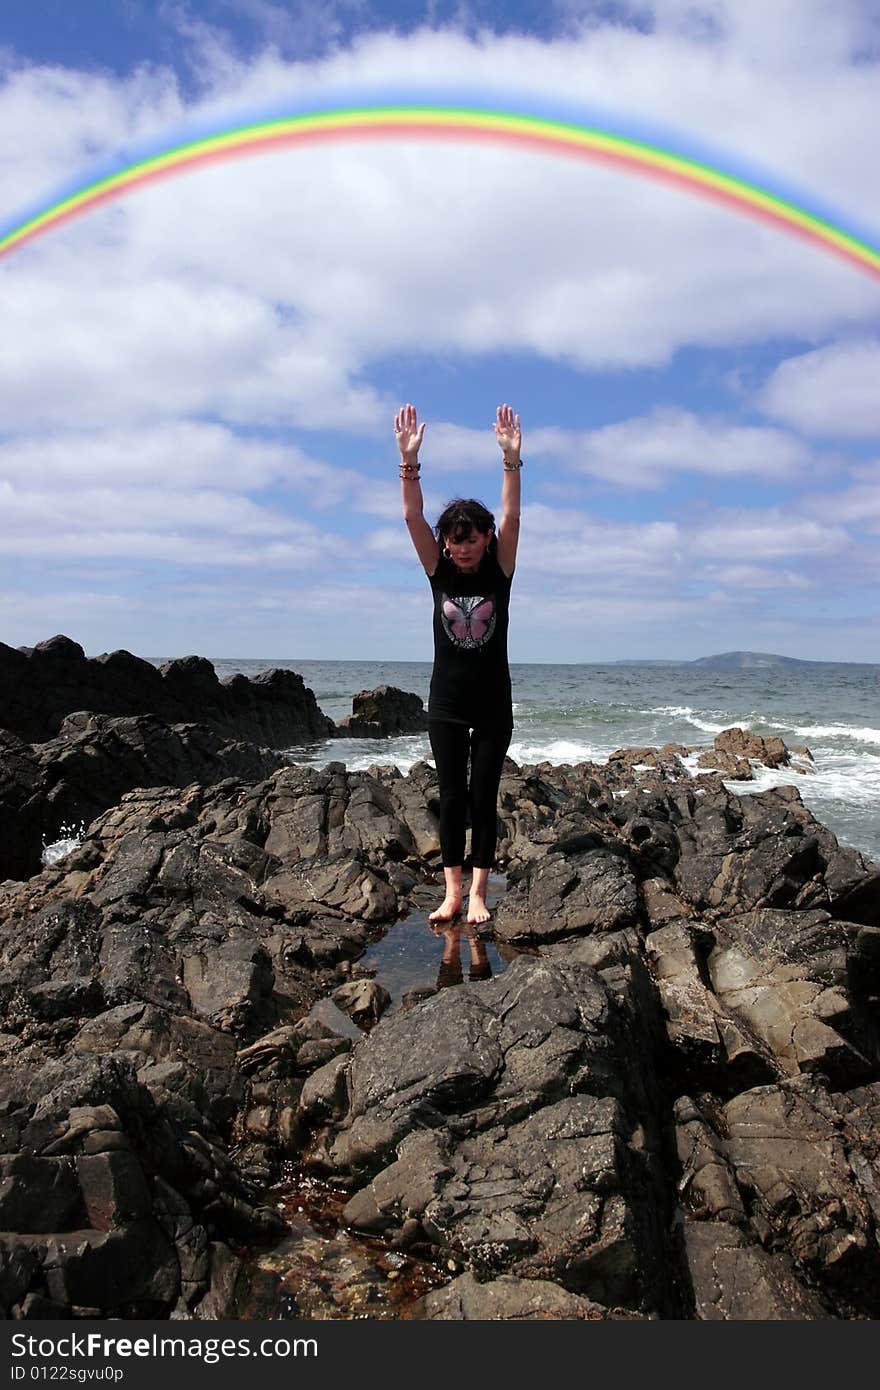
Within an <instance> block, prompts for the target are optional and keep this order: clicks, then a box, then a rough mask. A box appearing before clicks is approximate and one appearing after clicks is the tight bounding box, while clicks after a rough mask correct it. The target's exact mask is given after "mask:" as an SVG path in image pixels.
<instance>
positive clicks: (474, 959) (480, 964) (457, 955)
mask: <svg viewBox="0 0 880 1390" xmlns="http://www.w3.org/2000/svg"><path fill="white" fill-rule="evenodd" d="M430 926H431V930H432V931H433V932H434V934H435V936H439V937H441V938H442V940H443V955H442V957H441V960H440V969H439V970H438V971H437V988H438V989H446V988H447V987H448V986H449V985H460V984H461V982H462V980H463V979H464V969H463V967H462V963H461V938H462V936H464V937H465V938H466V940H467V943H468V946H469V948H470V969H469V971H468V979H469V980H489V979H491V977H492V965H491V962H490V960H489V957H488V954H487V952H486V945H485V942H483V941H481V940H480V938H479V936H478V935H477V933H476V931H475V929H474V928H473V927H472V926H470V925H469V924H468V923H463V922H462V921H461V919H458V920H456V921H454V922H448V923H440V922H437V923H433V922H432V923H431V924H430Z"/></svg>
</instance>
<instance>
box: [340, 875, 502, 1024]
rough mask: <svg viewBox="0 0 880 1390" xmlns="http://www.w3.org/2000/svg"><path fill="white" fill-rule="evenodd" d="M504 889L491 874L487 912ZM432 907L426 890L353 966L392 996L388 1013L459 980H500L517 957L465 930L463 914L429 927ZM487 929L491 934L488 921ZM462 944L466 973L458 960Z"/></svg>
mask: <svg viewBox="0 0 880 1390" xmlns="http://www.w3.org/2000/svg"><path fill="white" fill-rule="evenodd" d="M504 886H505V880H504V878H503V876H502V875H501V874H492V875H490V877H489V885H488V892H487V903H488V906H489V907H490V908H492V907H493V906H494V904H495V903H497V901H498V899H499V897H500V896H501V894H502V893H503V891H504ZM436 906H437V900H436V890H429V891H428V892H427V893H426V894H425V901H424V905H421V904H420V905H419V907H418V908H417V910H416V911H415V912H411V913H410V915H409V916H408V917H405V918H403V920H402V921H400V922H395V924H394V926H392V927H389V929H388V931H387V932H386V933H385V935H384V936H383V937H382V938H381V940H380V941H375V942H373V944H372V946H369V947H368V948H367V950H366V951H365V952H364V954H363V955H362V956H361V958H360V960H359V961H358V964H357V966H356V970H357V971H361V970H362V971H363V972H364V973H365V974H366V973H369V974H370V975H371V976H372V977H373V978H374V979H375V980H376V982H377V983H378V984H380V985H382V986H383V987H384V988H385V989H387V991H388V993H389V994H390V995H391V1005H390V1009H389V1012H393V1011H394V1010H395V1009H397V1008H398V1007H399V1006H400V1003H401V1001H402V999H403V996H404V995H405V994H407V993H409V994H410V995H413V994H430V993H431V992H432V991H433V990H434V989H445V988H447V987H448V986H449V985H457V984H461V983H462V982H463V981H464V980H488V979H490V978H491V976H493V975H500V974H501V973H502V971H504V970H505V969H506V968H507V965H508V963H509V961H510V960H512V959H513V956H514V955H515V954H516V952H514V951H512V950H511V949H510V948H508V947H506V946H500V947H499V946H498V945H497V944H496V943H495V942H494V941H492V940H491V938H489V939H485V938H484V936H483V935H481V929H479V928H477V927H474V926H472V925H470V924H469V923H468V922H467V921H466V920H465V917H464V915H462V916H461V917H458V918H456V919H455V921H454V922H451V923H445V922H442V923H441V922H429V921H428V915H429V913H430V912H431V911H432V910H433V909H434V908H435V907H436ZM487 926H488V927H489V928H490V929H491V922H490V923H488V924H487ZM465 942H467V945H468V957H467V960H468V963H467V966H466V968H465V967H464V966H463V965H462V961H461V956H462V947H463V945H464V943H465ZM438 945H439V951H438ZM438 955H439V960H438Z"/></svg>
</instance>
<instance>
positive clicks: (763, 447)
mask: <svg viewBox="0 0 880 1390" xmlns="http://www.w3.org/2000/svg"><path fill="white" fill-rule="evenodd" d="M529 449H530V451H531V452H533V453H536V454H538V455H539V456H546V457H553V458H557V459H560V460H563V461H564V462H565V463H567V464H569V465H570V466H571V467H572V468H573V469H575V470H576V471H578V472H580V473H585V474H587V475H589V476H591V477H594V478H602V479H604V480H606V481H608V482H612V483H614V484H615V486H617V487H620V488H655V489H656V488H661V487H662V486H663V485H664V484H665V483H666V482H667V481H668V479H669V477H670V476H671V475H673V474H675V473H697V474H705V475H708V476H710V477H715V478H732V477H739V476H745V477H749V476H751V477H757V478H761V479H764V480H768V479H776V480H778V479H782V478H792V477H795V476H800V475H801V474H802V473H803V471H804V469H805V468H806V466H807V465H808V464H809V454H808V451H807V450H806V449H805V447H804V446H803V444H802V443H801V442H800V441H799V440H797V439H793V438H792V437H791V436H790V435H788V434H786V433H784V432H783V431H782V430H776V429H768V428H756V427H754V426H744V425H732V424H729V423H728V422H726V421H723V420H713V419H711V418H705V419H701V418H699V417H698V416H696V415H694V414H693V413H692V412H690V411H685V410H673V409H668V408H666V409H661V408H658V409H655V410H654V411H652V412H651V413H650V414H649V415H646V416H642V417H640V418H638V419H632V420H623V421H621V422H620V423H617V424H613V425H605V426H603V427H602V428H601V429H598V430H593V431H585V432H582V433H577V432H573V431H566V430H560V429H555V428H542V429H538V430H535V431H534V432H533V433H532V434H531V435H530V437H529Z"/></svg>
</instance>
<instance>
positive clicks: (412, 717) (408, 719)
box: [337, 685, 428, 738]
mask: <svg viewBox="0 0 880 1390" xmlns="http://www.w3.org/2000/svg"><path fill="white" fill-rule="evenodd" d="M427 728H428V716H427V714H426V713H425V706H424V703H423V702H422V699H421V697H420V696H418V695H413V694H410V693H409V692H407V691H405V690H398V689H397V687H396V686H393V685H380V686H378V687H377V688H376V689H375V690H362V691H361V692H360V693H359V694H358V695H355V696H354V697H353V699H352V702H351V714H350V715H349V717H348V718H347V719H341V720H340V721H339V723H338V724H337V736H343V737H347V738H387V737H391V736H394V735H399V734H421V733H425V731H426V730H427Z"/></svg>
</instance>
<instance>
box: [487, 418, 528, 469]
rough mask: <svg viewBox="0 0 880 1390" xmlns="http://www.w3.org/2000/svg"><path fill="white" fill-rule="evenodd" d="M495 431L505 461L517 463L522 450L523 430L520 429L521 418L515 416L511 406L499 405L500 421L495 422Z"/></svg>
mask: <svg viewBox="0 0 880 1390" xmlns="http://www.w3.org/2000/svg"><path fill="white" fill-rule="evenodd" d="M493 429H494V430H495V438H496V439H497V440H498V445H499V448H500V449H501V452H502V453H503V455H504V457H505V459H510V460H511V461H513V462H516V461H517V460H518V459H519V451H520V449H521V448H522V430H521V429H520V427H519V416H518V415H514V413H513V410H512V408H511V407H510V406H509V405H499V407H498V419H497V420H496V421H495V422H494V424H493Z"/></svg>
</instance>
